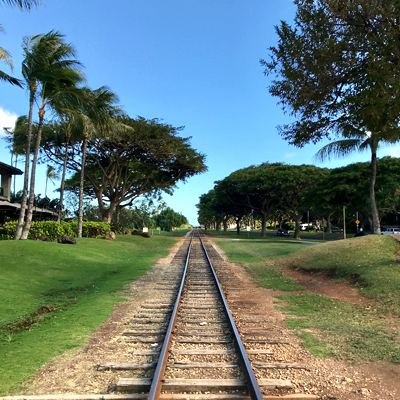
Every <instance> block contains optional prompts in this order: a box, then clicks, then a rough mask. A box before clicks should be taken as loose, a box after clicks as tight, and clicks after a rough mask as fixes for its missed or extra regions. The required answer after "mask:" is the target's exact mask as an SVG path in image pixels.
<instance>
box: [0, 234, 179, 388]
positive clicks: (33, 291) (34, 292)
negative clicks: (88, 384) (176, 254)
mask: <svg viewBox="0 0 400 400" xmlns="http://www.w3.org/2000/svg"><path fill="white" fill-rule="evenodd" d="M176 241H177V239H176V238H172V237H165V236H161V235H160V236H157V235H155V236H153V237H151V238H150V239H147V238H142V237H140V236H130V235H129V236H128V235H127V236H117V239H116V240H115V241H105V240H102V239H85V238H82V239H78V243H77V244H76V245H67V244H58V243H55V242H53V243H48V242H39V241H31V240H26V241H18V242H15V241H0V276H1V280H0V359H1V360H3V362H2V363H0V376H1V379H0V394H1V395H7V394H10V393H15V392H17V391H18V388H19V385H20V384H21V383H22V382H23V381H25V380H26V379H28V378H29V377H31V376H32V375H33V374H34V373H35V372H36V370H37V369H38V367H39V366H40V365H42V364H43V363H45V362H48V361H49V360H50V359H51V358H52V357H54V356H56V355H59V354H61V353H62V352H63V351H65V350H67V349H71V348H74V347H76V346H79V345H82V344H84V343H85V342H86V341H87V338H88V335H89V334H90V333H91V332H93V331H94V330H96V328H97V327H98V326H99V325H100V324H101V323H103V322H104V321H105V320H106V319H107V317H108V316H109V315H110V313H111V312H112V310H113V305H114V304H115V303H116V302H119V301H122V299H121V298H119V297H116V296H115V293H116V292H117V291H119V290H121V289H123V287H124V285H126V284H127V283H129V282H130V281H132V280H134V279H137V278H139V277H140V276H142V275H143V274H144V273H145V272H146V271H147V269H148V268H149V267H150V266H151V265H153V264H154V262H155V260H156V259H157V258H159V257H164V256H166V255H167V254H168V249H169V248H170V247H172V246H173V245H174V244H175V243H176ZM37 310H45V311H51V312H46V313H41V311H39V312H37ZM32 323H33V324H32ZM30 324H32V325H30Z"/></svg>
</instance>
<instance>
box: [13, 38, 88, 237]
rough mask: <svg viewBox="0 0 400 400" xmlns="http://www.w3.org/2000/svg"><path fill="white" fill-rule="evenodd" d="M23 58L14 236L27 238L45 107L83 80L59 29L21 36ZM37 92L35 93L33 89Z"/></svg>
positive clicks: (78, 64)
mask: <svg viewBox="0 0 400 400" xmlns="http://www.w3.org/2000/svg"><path fill="white" fill-rule="evenodd" d="M23 49H24V56H25V58H24V60H23V62H22V75H23V77H24V80H25V83H26V86H27V88H28V89H29V116H28V133H27V140H26V167H25V176H24V191H23V193H24V194H23V202H22V205H21V211H20V216H19V219H18V225H17V229H16V233H15V239H16V240H18V239H27V238H28V233H29V229H30V226H31V222H32V212H33V207H34V204H33V203H34V198H35V193H34V190H35V176H36V163H37V158H38V153H39V148H40V145H41V135H42V129H43V122H44V115H45V109H46V107H47V106H49V107H50V108H53V109H54V108H55V107H57V104H58V102H57V99H58V98H60V97H65V96H68V94H72V95H74V93H75V91H76V89H77V88H76V85H77V84H78V83H80V82H82V81H83V76H82V74H81V72H80V71H79V69H77V68H79V67H80V65H81V64H80V63H79V62H78V61H77V60H76V58H75V56H76V52H75V49H74V47H73V46H72V45H70V44H67V43H65V41H64V35H62V34H60V33H59V32H53V31H51V32H49V33H46V34H41V35H35V36H32V37H28V38H25V39H24V44H23ZM38 89H39V93H38V94H37V90H38ZM38 99H40V100H39V101H40V108H39V124H38V133H37V136H36V145H35V150H34V157H33V161H32V171H31V180H30V190H29V203H28V211H27V215H26V221H25V225H24V226H23V228H22V223H23V220H24V216H25V207H26V198H27V192H28V173H29V155H30V147H31V136H32V118H33V115H32V114H33V104H34V101H35V100H38Z"/></svg>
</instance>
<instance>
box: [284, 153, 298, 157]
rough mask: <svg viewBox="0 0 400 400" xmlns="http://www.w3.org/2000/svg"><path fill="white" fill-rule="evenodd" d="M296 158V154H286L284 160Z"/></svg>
mask: <svg viewBox="0 0 400 400" xmlns="http://www.w3.org/2000/svg"><path fill="white" fill-rule="evenodd" d="M293 157H296V153H286V154H285V158H293Z"/></svg>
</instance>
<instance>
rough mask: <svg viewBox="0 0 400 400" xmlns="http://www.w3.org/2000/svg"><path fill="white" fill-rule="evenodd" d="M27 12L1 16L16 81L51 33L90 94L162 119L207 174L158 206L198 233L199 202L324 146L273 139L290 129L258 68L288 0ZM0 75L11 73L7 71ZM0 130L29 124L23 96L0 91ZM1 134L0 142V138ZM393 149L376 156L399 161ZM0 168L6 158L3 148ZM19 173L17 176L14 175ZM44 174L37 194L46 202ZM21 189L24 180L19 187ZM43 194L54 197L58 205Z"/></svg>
mask: <svg viewBox="0 0 400 400" xmlns="http://www.w3.org/2000/svg"><path fill="white" fill-rule="evenodd" d="M43 1H44V5H43V6H41V7H38V8H37V9H34V10H32V11H30V12H21V11H18V10H16V9H11V8H9V7H7V6H1V7H0V11H1V17H0V23H1V24H2V25H3V28H4V29H5V31H6V32H5V34H1V35H0V46H2V47H3V48H5V49H6V50H7V51H9V52H10V53H11V56H12V59H13V62H14V76H16V77H21V72H20V71H21V62H22V47H21V45H22V39H23V37H24V36H31V35H35V34H38V33H46V32H48V31H50V30H57V31H59V32H61V33H63V34H64V35H65V36H66V41H67V42H69V43H73V44H74V45H75V47H76V49H77V51H78V59H79V60H80V61H81V62H82V63H83V64H84V66H85V69H84V73H85V75H86V78H87V81H88V85H89V86H90V87H91V88H93V89H96V88H98V87H100V86H103V85H107V86H109V87H110V88H111V90H113V91H114V92H115V93H117V94H118V96H119V98H120V104H121V105H123V107H124V110H125V112H127V113H128V114H129V115H130V116H131V117H136V116H138V115H140V116H142V117H145V118H161V119H163V120H164V122H166V123H168V124H171V125H174V126H185V129H184V131H183V132H182V133H181V135H182V136H185V137H187V136H191V137H192V141H191V144H192V146H193V147H194V148H195V149H197V150H198V151H200V152H202V153H204V154H206V156H207V161H206V163H207V165H208V168H209V169H208V172H207V173H204V174H202V175H198V176H196V177H193V178H191V179H190V180H188V182H187V183H186V184H180V185H179V187H178V189H176V190H175V193H174V195H173V196H169V195H164V200H165V201H166V202H167V204H168V205H169V206H170V207H172V208H173V209H174V210H175V211H178V212H182V213H183V215H185V216H186V217H187V218H188V219H189V221H190V222H191V223H193V224H197V209H196V207H195V204H196V203H198V200H199V196H200V195H201V194H203V193H206V192H208V191H209V190H210V189H212V187H213V185H214V181H216V180H220V179H223V178H224V177H226V176H227V175H229V174H230V173H231V172H233V171H235V170H237V169H240V168H244V167H247V166H249V165H257V164H260V163H262V162H267V161H268V162H286V163H289V164H313V163H314V161H313V156H314V154H315V153H316V151H317V150H318V149H319V148H320V147H322V145H324V144H325V143H326V142H323V143H319V144H317V145H307V146H305V147H304V148H303V149H297V148H295V147H293V146H290V145H288V144H287V143H286V142H285V141H284V140H283V139H282V138H281V137H280V136H279V135H278V133H277V129H276V126H277V125H280V124H283V123H285V122H288V121H289V116H287V115H284V113H283V112H282V110H281V109H280V107H279V105H277V99H276V98H273V97H272V96H270V94H269V93H268V89H267V86H268V84H269V78H268V77H265V76H264V74H263V68H262V67H261V66H260V63H259V60H260V59H261V58H268V48H269V47H270V46H273V45H275V44H276V41H277V36H276V34H275V30H274V26H275V25H277V24H279V22H280V20H286V21H292V19H293V16H294V12H295V9H294V6H293V4H292V1H289V0H281V1H274V0H252V1H248V0H218V1H215V0H201V1H200V0H120V1H114V2H111V1H109V0H107V1H106V0H84V1H82V0H68V1H67V0H43ZM2 68H3V69H4V70H5V71H7V72H9V71H8V70H7V67H6V66H2ZM0 91H1V92H0V93H1V95H0V130H1V128H2V127H4V126H13V125H12V124H13V120H14V118H15V116H16V115H23V114H27V112H28V95H27V92H26V91H23V90H21V89H18V88H15V87H12V86H10V85H7V84H4V83H0ZM1 134H2V132H1V133H0V135H1ZM398 153H400V149H399V148H391V149H386V150H382V151H381V152H380V153H378V155H379V156H383V155H388V154H390V155H393V156H398ZM368 159H369V154H368V153H365V154H362V155H354V156H352V157H349V158H346V159H344V160H339V161H331V162H327V163H324V164H318V165H319V166H325V167H329V168H333V167H336V166H339V165H346V164H348V163H351V162H356V161H367V160H368ZM0 161H2V162H7V163H9V161H10V154H9V151H8V150H7V149H6V148H5V142H4V141H0ZM20 168H22V166H20ZM44 169H45V166H43V167H42V168H40V169H39V171H38V175H37V186H36V193H42V194H44V184H45V179H44V175H45V172H44ZM18 185H20V187H22V178H19V181H17V190H18ZM54 188H55V187H54V186H53V185H52V184H51V183H50V184H49V192H50V193H49V194H50V197H52V196H53V197H56V196H57V194H55V193H54V194H52V193H51V190H53V189H54Z"/></svg>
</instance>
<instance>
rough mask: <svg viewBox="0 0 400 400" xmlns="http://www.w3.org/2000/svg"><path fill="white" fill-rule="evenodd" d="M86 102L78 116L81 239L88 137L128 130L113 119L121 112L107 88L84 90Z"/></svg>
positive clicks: (80, 234) (80, 233)
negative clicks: (80, 155)
mask: <svg viewBox="0 0 400 400" xmlns="http://www.w3.org/2000/svg"><path fill="white" fill-rule="evenodd" d="M84 91H85V93H86V99H87V101H86V102H85V103H84V104H85V105H84V107H83V110H82V113H81V115H80V119H81V121H80V123H81V124H82V125H83V141H82V162H81V176H80V183H79V208H78V232H77V236H78V237H82V225H83V210H82V208H83V187H84V177H85V162H86V147H87V142H88V138H89V135H90V136H91V137H96V136H101V135H111V134H113V133H112V132H114V133H117V132H118V130H121V129H129V127H126V126H125V125H123V124H121V123H118V122H117V121H116V119H115V117H117V116H118V115H121V114H122V112H121V110H120V108H119V107H117V106H116V105H115V104H116V103H117V102H118V96H117V95H116V94H115V93H113V92H112V91H110V90H109V89H108V88H107V87H105V86H102V87H100V88H99V89H96V90H90V89H88V88H85V89H84Z"/></svg>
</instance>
